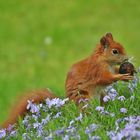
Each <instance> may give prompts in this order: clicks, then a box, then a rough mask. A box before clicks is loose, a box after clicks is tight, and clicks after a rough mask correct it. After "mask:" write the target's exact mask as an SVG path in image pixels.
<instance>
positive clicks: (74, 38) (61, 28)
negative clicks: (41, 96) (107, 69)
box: [0, 0, 140, 122]
mask: <svg viewBox="0 0 140 140" xmlns="http://www.w3.org/2000/svg"><path fill="white" fill-rule="evenodd" d="M139 4H140V2H139V1H138V0H130V1H126V0H123V1H122V0H107V1H104V0H100V1H98V2H96V1H90V0H88V1H85V0H77V1H74V0H71V1H66V0H61V1H58V0H51V1H47V0H28V1H27V0H24V1H19V0H14V1H11V0H7V1H4V0H1V1H0V72H1V76H0V96H1V98H0V110H1V115H0V122H2V121H3V120H4V119H5V117H6V116H7V112H8V109H9V106H11V104H12V103H13V102H14V100H15V98H16V96H18V95H21V94H23V93H24V92H26V91H29V90H31V89H39V88H45V87H49V88H50V89H52V90H53V91H54V92H55V93H56V95H59V96H60V97H62V96H63V97H64V83H65V78H66V73H67V71H68V69H69V67H70V66H71V65H72V64H73V63H74V62H76V61H78V60H79V59H82V58H85V57H86V56H88V55H89V54H91V53H92V51H93V49H94V47H95V45H96V44H97V43H98V42H99V40H100V38H101V37H102V36H103V35H104V34H105V33H106V32H108V31H109V32H112V34H113V35H114V38H115V39H116V40H117V41H119V42H121V43H122V44H123V45H124V47H125V48H126V50H127V52H128V54H129V55H130V56H133V57H134V61H133V62H134V64H135V65H136V66H137V67H138V66H139V65H140V62H139V61H138V60H139V59H140V55H139V51H140V47H139V36H140V30H139V25H140V18H139V17H140V8H139ZM64 66H65V67H64Z"/></svg>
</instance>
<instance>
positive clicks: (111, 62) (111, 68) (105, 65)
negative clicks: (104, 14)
mask: <svg viewBox="0 0 140 140" xmlns="http://www.w3.org/2000/svg"><path fill="white" fill-rule="evenodd" d="M126 61H128V56H127V54H126V51H125V49H124V47H123V46H122V45H121V44H120V43H118V42H116V41H114V39H113V36H112V34H111V33H107V34H106V35H105V36H103V37H102V38H101V39H100V43H99V44H98V45H97V46H96V48H95V50H94V52H93V53H92V54H91V55H90V56H89V57H87V58H86V59H84V60H81V61H79V62H77V63H75V64H73V65H72V67H71V68H70V71H69V72H68V74H67V77H66V83H65V90H66V97H68V98H69V99H70V100H73V101H74V102H75V103H76V104H77V105H78V104H79V102H80V100H81V99H84V100H85V99H87V100H89V99H91V98H94V97H96V96H100V103H101V105H102V104H103V98H104V96H105V95H106V93H105V88H106V87H107V86H109V85H111V84H112V83H114V82H116V81H118V80H122V81H128V80H132V79H133V76H132V75H130V74H129V73H127V74H119V68H118V67H117V65H120V64H122V63H123V62H126ZM46 98H50V99H52V98H57V97H56V96H55V95H54V94H53V93H52V92H51V91H49V90H48V89H45V90H39V91H34V92H31V93H27V94H26V95H25V96H23V98H21V99H19V100H18V102H16V104H17V105H16V106H15V107H14V108H13V110H12V111H11V113H10V115H9V118H8V119H7V120H6V121H5V122H4V123H3V125H2V128H8V126H9V125H10V124H14V123H16V121H17V120H18V118H19V116H23V115H24V114H25V113H26V112H27V109H26V106H27V101H28V100H32V101H33V102H34V103H40V102H43V101H44V100H45V99H46Z"/></svg>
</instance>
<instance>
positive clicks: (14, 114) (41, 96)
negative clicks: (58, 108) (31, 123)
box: [2, 89, 57, 128]
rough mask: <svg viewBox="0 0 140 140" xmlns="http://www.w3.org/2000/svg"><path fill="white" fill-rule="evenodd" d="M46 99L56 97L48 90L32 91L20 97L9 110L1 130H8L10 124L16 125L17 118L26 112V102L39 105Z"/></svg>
mask: <svg viewBox="0 0 140 140" xmlns="http://www.w3.org/2000/svg"><path fill="white" fill-rule="evenodd" d="M46 98H49V99H53V98H57V97H56V96H55V95H54V94H53V93H52V92H51V91H49V90H48V89H44V90H38V91H32V92H29V93H27V94H26V95H24V96H23V97H22V98H21V97H20V98H19V99H18V100H17V102H16V105H15V106H14V107H13V109H12V110H11V112H10V114H9V116H8V119H7V120H6V121H5V122H4V123H3V125H2V128H8V126H9V125H10V124H11V125H12V124H14V123H16V121H17V120H18V118H19V117H21V116H23V115H24V114H25V113H26V112H27V104H28V102H27V101H28V100H30V101H33V103H40V102H42V101H43V100H45V99H46Z"/></svg>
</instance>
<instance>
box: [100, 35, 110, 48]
mask: <svg viewBox="0 0 140 140" xmlns="http://www.w3.org/2000/svg"><path fill="white" fill-rule="evenodd" d="M100 43H101V45H102V46H103V47H104V48H107V47H108V46H109V41H108V40H107V38H106V37H104V36H103V37H102V38H101V39H100Z"/></svg>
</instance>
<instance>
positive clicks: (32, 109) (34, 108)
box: [27, 100, 39, 113]
mask: <svg viewBox="0 0 140 140" xmlns="http://www.w3.org/2000/svg"><path fill="white" fill-rule="evenodd" d="M27 102H28V105H27V109H28V110H30V112H31V113H37V112H39V107H38V106H37V105H35V104H33V101H29V100H28V101H27Z"/></svg>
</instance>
